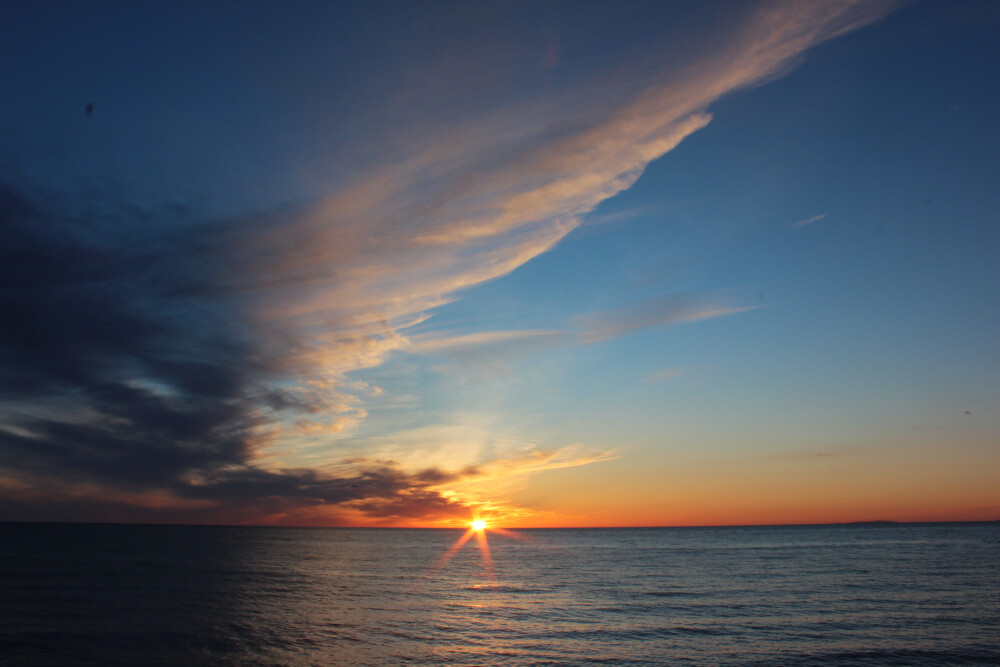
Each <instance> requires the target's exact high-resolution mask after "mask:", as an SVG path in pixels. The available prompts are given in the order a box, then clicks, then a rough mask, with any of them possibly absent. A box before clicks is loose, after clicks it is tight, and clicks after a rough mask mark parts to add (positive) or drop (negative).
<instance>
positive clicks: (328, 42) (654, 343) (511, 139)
mask: <svg viewBox="0 0 1000 667" xmlns="http://www.w3.org/2000/svg"><path fill="white" fill-rule="evenodd" d="M998 29H1000V6H998V5H997V4H996V3H995V2H991V1H982V0H968V1H963V2H933V1H924V2H891V1H888V0H885V1H883V0H866V1H863V2H850V1H838V0H829V1H823V2H804V1H803V2H787V1H786V2H783V1H773V2H772V1H768V2H751V1H750V0H741V1H739V2H722V1H720V2H713V3H689V2H662V1H658V2H630V3H626V4H621V3H611V2H575V1H574V2H505V3H485V2H434V3H426V2H412V3H402V4H400V3H393V2H373V3H320V2H300V3H266V2H240V3H235V2H206V3H197V4H196V3H180V4H178V3H162V4H148V3H129V2H122V3H72V2H67V3H52V2H37V3H5V4H2V5H0V62H3V63H4V67H3V68H0V90H2V91H4V92H3V95H2V101H0V267H2V269H0V520H17V521H25V520H28V521H33V520H43V521H127V522H155V523H208V524H268V525H309V526H461V525H466V524H467V523H468V521H469V520H470V519H471V518H472V517H474V516H475V517H482V518H484V519H486V520H487V521H489V522H491V523H492V524H493V525H504V526H509V527H543V526H675V525H743V524H780V523H826V522H849V521H870V520H896V521H944V520H994V519H1000V484H998V480H1000V382H998V381H997V378H998V377H1000V346H998V344H997V341H1000V289H998V287H1000V262H998V261H997V257H998V256H1000V226H998V225H997V224H996V211H997V210H1000V178H998V176H1000V170H998V167H997V159H996V156H997V155H1000V130H998V128H997V123H996V119H997V118H1000V85H998V84H1000V81H998V76H1000V49H998V47H997V45H996V39H995V38H996V35H997V34H998Z"/></svg>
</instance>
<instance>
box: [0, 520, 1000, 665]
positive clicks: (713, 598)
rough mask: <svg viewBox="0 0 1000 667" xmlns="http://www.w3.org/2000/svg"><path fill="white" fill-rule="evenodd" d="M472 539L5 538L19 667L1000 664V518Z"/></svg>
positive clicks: (385, 534)
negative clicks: (449, 555) (487, 552)
mask: <svg viewBox="0 0 1000 667" xmlns="http://www.w3.org/2000/svg"><path fill="white" fill-rule="evenodd" d="M460 534H461V531H448V530H366V529H291V528H216V527H171V526H95V525H59V524H49V525H44V524H0V664H3V665H79V664H102V665H114V664H119V665H396V664H399V665H442V664H448V665H536V664H537V665H591V664H601V665H663V664H666V665H672V664H677V665H683V664H693V665H841V664H854V665H932V664H933V665H998V664H1000V525H984V524H979V525H974V524H968V525H955V524H952V525H909V526H827V527H780V528H689V529H683V528H682V529H635V530H633V529H628V530H625V529H604V530H537V531H525V532H524V533H523V534H525V535H527V536H528V537H529V538H530V539H531V541H530V542H519V541H514V540H511V539H508V538H504V537H502V536H499V535H495V534H491V535H490V547H491V550H492V556H493V560H494V571H493V576H492V577H491V576H490V574H489V572H488V571H487V570H486V569H485V567H484V563H483V559H482V557H481V554H480V552H479V550H478V549H477V548H476V547H475V541H472V542H470V543H469V544H467V545H466V546H465V547H464V548H463V550H462V551H460V552H458V553H457V555H456V556H455V557H454V559H453V560H452V561H451V562H450V563H448V564H447V565H446V566H445V567H443V568H441V569H439V570H437V571H434V570H431V569H429V568H430V566H431V565H432V564H433V563H434V562H435V561H436V560H437V559H438V557H439V556H441V555H442V553H443V552H444V551H445V550H446V549H447V548H448V547H449V546H450V545H451V544H452V543H453V542H454V541H455V540H456V538H457V537H459V535H460Z"/></svg>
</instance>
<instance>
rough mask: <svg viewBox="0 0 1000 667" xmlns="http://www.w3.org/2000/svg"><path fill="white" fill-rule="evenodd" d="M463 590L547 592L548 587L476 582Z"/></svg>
mask: <svg viewBox="0 0 1000 667" xmlns="http://www.w3.org/2000/svg"><path fill="white" fill-rule="evenodd" d="M462 590H463V591H477V592H481V593H483V592H489V593H547V592H548V590H549V589H547V588H530V587H525V586H505V585H502V584H474V585H472V586H464V587H462Z"/></svg>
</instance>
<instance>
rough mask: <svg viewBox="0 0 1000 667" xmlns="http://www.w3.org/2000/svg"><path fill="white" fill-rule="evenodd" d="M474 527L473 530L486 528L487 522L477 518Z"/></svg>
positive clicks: (473, 523)
mask: <svg viewBox="0 0 1000 667" xmlns="http://www.w3.org/2000/svg"><path fill="white" fill-rule="evenodd" d="M472 528H473V530H485V528H486V522H485V521H483V520H482V519H476V520H475V521H473V522H472Z"/></svg>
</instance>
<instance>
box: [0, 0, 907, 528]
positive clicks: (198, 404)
mask: <svg viewBox="0 0 1000 667" xmlns="http://www.w3.org/2000/svg"><path fill="white" fill-rule="evenodd" d="M891 5H892V3H888V2H826V3H815V4H806V3H766V4H763V5H761V6H759V7H757V8H755V9H754V10H753V11H748V12H747V13H746V19H745V22H744V23H742V24H741V25H739V26H736V27H734V28H732V29H731V31H730V32H728V33H726V34H725V35H724V36H723V37H724V39H723V38H720V37H717V38H715V39H714V40H709V42H710V43H708V44H706V46H705V48H704V49H703V50H702V51H699V52H697V53H692V54H687V55H688V56H689V57H687V58H686V59H684V62H683V63H682V64H680V65H675V64H671V63H664V66H663V68H662V70H661V71H660V72H658V73H657V74H656V75H655V76H653V77H650V78H649V79H644V80H639V81H635V82H632V84H631V85H628V86H623V87H622V88H621V90H624V91H625V92H624V93H623V94H622V96H621V97H615V98H614V99H610V100H609V98H608V96H607V94H606V91H605V90H603V89H602V90H598V91H596V92H594V91H591V90H590V89H588V88H587V87H586V86H582V87H580V88H579V89H577V90H574V91H571V92H570V93H568V94H567V96H566V100H571V101H572V104H573V108H572V116H573V122H572V123H565V124H563V123H559V122H557V121H560V120H561V119H560V118H547V119H545V121H544V122H536V123H524V122H523V118H524V117H525V113H524V109H523V108H520V107H515V108H508V109H501V110H499V111H496V112H494V113H489V114H484V115H483V116H481V117H476V118H471V119H465V120H463V121H462V122H461V123H460V124H459V125H456V126H449V127H439V128H433V127H432V128H430V131H428V132H427V133H426V134H425V138H424V139H422V140H421V141H419V142H415V144H414V145H415V147H414V148H412V149H409V150H407V149H397V150H395V151H394V152H393V153H392V154H391V155H383V156H377V157H376V158H374V159H372V160H371V163H372V164H373V165H375V166H372V167H370V168H368V169H367V170H366V171H364V173H361V174H358V175H357V176H356V177H355V178H354V179H353V181H352V182H351V183H350V184H348V185H343V184H337V185H334V186H331V188H330V194H329V195H327V196H323V197H320V198H318V199H317V200H315V201H312V202H307V203H304V204H299V205H296V206H274V207H273V208H272V209H271V210H269V211H265V212H263V213H260V212H258V213H256V214H247V215H243V216H230V217H225V218H222V219H219V218H214V219H210V220H204V219H203V218H201V216H199V214H198V212H197V211H195V210H187V209H185V210H184V211H182V212H180V213H179V212H178V210H177V208H176V207H159V206H155V205H149V206H139V207H137V206H135V205H133V204H132V203H126V202H124V201H122V202H116V201H104V200H102V201H99V202H95V201H92V200H91V199H89V197H91V195H87V194H85V193H75V194H74V193H67V192H64V191H60V190H59V189H58V188H57V187H56V186H55V185H50V186H48V187H45V186H44V185H40V184H37V183H30V184H29V183H25V182H24V180H23V179H19V178H15V177H10V178H7V177H6V176H5V182H4V183H3V184H2V187H0V223H2V226H3V230H4V234H3V235H2V236H0V265H2V266H4V267H5V270H4V271H3V272H2V273H0V310H2V312H3V313H4V318H3V320H2V323H0V362H2V363H0V466H2V467H3V469H4V470H5V471H6V473H7V475H8V476H10V477H12V478H14V479H20V480H29V481H30V484H29V486H30V489H35V490H38V489H45V490H47V491H48V492H51V493H53V494H55V493H56V491H55V489H58V488H60V486H64V487H67V488H68V487H69V486H72V487H73V488H76V489H80V490H81V491H80V493H84V491H83V490H84V489H88V488H90V489H101V493H103V494H105V496H104V497H105V498H106V500H104V501H100V502H97V501H95V503H94V505H93V507H94V510H93V511H94V512H96V513H99V512H100V511H102V510H101V509H100V508H101V507H105V508H106V509H107V508H108V507H110V505H109V503H110V504H115V503H117V505H115V506H116V507H125V506H130V507H132V508H133V510H134V513H135V514H136V515H138V514H141V513H142V512H147V513H148V514H147V516H154V515H156V516H165V514H162V512H166V511H167V510H166V509H161V508H163V507H167V506H171V507H173V510H175V511H176V512H178V514H176V516H181V515H182V514H183V513H184V512H188V513H189V514H183V515H184V516H196V515H197V516H199V517H203V518H204V517H209V516H215V517H230V518H232V517H236V516H241V517H242V516H251V515H254V512H256V514H255V515H254V516H257V517H258V520H261V521H276V522H284V521H294V520H295V518H294V517H300V518H302V520H306V518H307V517H308V520H309V521H328V522H336V521H338V520H340V519H339V517H342V516H344V512H347V513H348V514H350V513H351V512H353V513H354V515H358V514H359V513H360V515H364V514H368V515H369V516H371V517H374V518H376V519H379V520H381V519H384V518H386V517H390V516H391V517H408V518H419V517H428V518H437V517H440V516H444V515H445V514H447V513H449V512H452V513H455V514H458V513H461V512H462V511H464V509H466V508H467V504H466V503H467V501H460V500H455V499H454V498H453V497H451V496H448V495H447V494H446V493H445V491H446V486H447V484H448V483H450V481H455V482H457V481H459V479H460V477H461V476H459V477H448V474H452V473H448V474H444V473H442V474H444V477H440V476H438V477H435V476H434V475H428V474H425V471H426V469H416V470H415V469H413V468H410V467H407V468H399V467H395V466H385V465H377V464H372V465H368V464H364V465H362V466H361V467H360V468H359V469H357V470H351V471H344V470H341V471H336V470H326V471H324V470H323V469H322V467H321V466H318V465H317V466H316V467H302V466H301V465H297V464H296V462H295V460H294V457H283V458H281V459H280V461H279V462H276V459H274V457H273V456H272V454H273V452H274V451H275V448H279V449H280V448H283V447H284V448H285V449H287V445H286V444H283V443H285V439H287V438H290V437H299V436H307V435H310V433H311V434H312V435H313V436H314V437H323V436H322V435H321V434H324V433H325V434H327V436H329V434H331V433H336V432H338V431H342V430H344V429H345V428H349V427H350V426H351V425H352V424H357V423H359V422H360V421H362V420H364V419H365V418H366V416H367V414H368V412H367V410H366V409H365V407H364V404H365V401H366V400H370V399H371V398H372V397H373V396H374V395H377V394H378V392H379V388H378V387H375V386H361V385H358V384H356V381H355V380H353V379H352V378H351V375H350V374H352V373H354V372H356V371H359V370H363V369H370V368H374V367H377V366H380V365H383V364H385V363H386V362H387V361H389V360H390V359H391V358H392V356H393V355H394V354H395V353H397V352H399V351H402V350H407V349H410V350H414V351H420V352H423V353H427V354H430V353H435V354H451V355H455V354H461V350H463V349H473V348H474V347H477V346H478V347H480V348H482V347H483V346H494V347H496V346H501V347H502V346H503V345H507V344H515V343H517V344H526V343H528V342H529V341H531V342H541V341H553V340H557V339H560V337H561V336H563V334H562V333H560V332H555V331H548V332H539V333H532V334H527V333H523V332H522V333H519V334H517V335H514V334H509V333H508V334H483V333H477V334H471V335H470V336H471V337H465V338H454V337H452V338H451V339H448V338H438V339H437V340H435V339H433V338H430V337H424V338H419V339H418V338H415V337H413V338H411V336H412V334H411V333H410V332H411V331H413V329H414V326H415V325H416V324H418V323H420V322H423V321H425V320H426V319H427V318H428V317H429V316H430V313H431V311H432V310H433V309H434V308H437V307H440V306H442V305H445V304H447V303H449V302H451V301H453V300H455V299H457V298H459V297H460V295H461V294H462V293H463V291H464V290H467V289H469V288H471V287H474V286H476V285H480V284H483V283H485V282H487V281H490V280H494V279H496V278H499V277H502V276H504V275H507V274H508V273H510V272H511V271H514V270H515V269H517V268H518V267H520V266H522V265H524V264H525V263H526V262H528V261H530V260H531V259H533V258H535V257H537V256H539V255H540V254H542V253H545V252H548V251H550V250H551V249H552V248H554V247H556V246H557V245H558V244H559V243H560V242H561V241H562V240H563V239H564V238H565V237H566V236H567V235H568V234H570V233H571V232H572V231H573V230H574V229H576V228H577V227H578V226H579V225H580V224H581V220H582V218H583V216H586V215H587V214H588V213H589V212H590V211H592V210H594V208H595V207H596V206H597V205H598V204H600V203H601V202H602V201H605V200H607V199H608V198H610V197H613V196H614V195H616V194H617V193H619V192H621V191H623V190H625V189H627V188H629V187H631V186H632V184H634V183H635V181H636V180H637V179H638V178H639V177H640V175H641V174H642V172H643V170H644V169H645V168H646V166H647V165H648V164H649V163H650V162H651V161H653V160H656V159H658V158H660V157H662V156H663V155H665V154H666V153H668V152H669V151H671V150H672V149H674V148H675V147H676V146H677V145H678V144H679V143H680V142H681V141H683V140H684V139H685V138H686V137H688V136H690V135H691V134H692V133H694V132H697V131H698V130H700V129H702V128H704V127H705V126H706V125H707V124H708V123H709V122H710V120H711V115H710V113H709V112H708V111H707V109H708V107H709V105H710V104H711V103H712V102H714V101H715V100H717V99H719V98H720V97H722V96H724V95H726V94H729V93H732V92H733V91H736V90H740V89H743V88H746V87H749V86H754V85H758V84H761V83H763V82H765V81H767V80H768V79H771V78H773V77H775V76H778V75H780V74H781V73H783V72H785V71H787V70H788V69H789V68H790V67H792V66H794V64H795V63H796V62H797V61H798V59H799V58H800V57H801V55H802V54H803V53H804V52H805V51H806V50H807V49H808V48H810V47H811V46H813V45H815V44H818V43H820V42H823V41H825V40H827V39H830V38H832V37H835V36H837V35H839V34H843V33H844V32H847V31H849V30H853V29H856V28H859V27H861V26H864V25H866V24H869V23H871V22H873V21H876V20H878V19H879V18H881V17H882V16H884V15H885V13H886V12H887V11H888V9H889V8H890V7H891ZM563 110H565V109H564V108H563ZM553 128H556V129H555V130H553ZM101 211H105V212H106V211H111V212H112V213H100V212H101ZM199 219H201V220H202V221H201V222H196V221H197V220H199ZM742 310H745V308H742V307H739V306H738V305H733V304H729V303H726V302H724V301H722V302H719V303H709V302H705V301H699V300H695V299H692V298H686V297H678V296H666V297H658V298H656V299H651V300H647V301H643V302H637V303H633V304H629V305H626V306H622V307H619V308H614V309H610V310H608V311H605V312H601V313H594V314H591V315H586V316H582V317H581V318H579V320H577V322H576V324H577V328H578V329H579V330H581V331H582V333H580V334H579V335H578V336H577V340H578V341H580V342H583V343H596V342H600V341H605V340H609V339H611V338H614V337H616V336H621V335H624V334H626V333H628V332H630V331H634V330H636V329H638V328H641V327H648V326H656V325H663V324H672V323H679V322H692V321H697V320H703V319H708V318H711V317H718V316H721V315H725V314H730V313H735V312H740V311H742ZM504 336H507V338H506V339H505V338H504ZM321 446H322V447H325V448H326V451H327V452H328V460H330V459H333V460H335V459H336V458H337V457H336V456H335V452H336V451H337V447H338V445H337V441H335V440H327V441H322V442H321ZM557 451H558V450H557ZM546 456H548V458H546ZM560 456H563V455H559V454H554V455H551V456H549V455H547V454H539V453H535V454H532V455H531V456H528V457H527V458H526V459H525V462H523V465H521V464H518V465H513V464H511V465H509V466H506V467H505V465H506V464H503V465H502V464H500V463H496V462H495V463H493V464H489V465H487V462H489V461H499V460H500V459H493V458H490V457H485V458H484V459H483V463H482V465H484V466H486V468H489V469H495V470H497V471H499V472H496V473H495V474H497V475H500V474H515V472H514V471H516V474H530V473H531V472H533V471H538V470H541V469H548V468H551V467H558V466H559V465H560V460H562V461H564V462H565V461H579V463H575V465H582V464H583V463H585V462H593V461H596V460H601V459H600V458H599V457H597V458H593V457H590V458H588V457H586V456H584V457H577V458H568V459H566V458H563V459H560ZM317 458H319V457H318V456H317V455H316V454H315V452H314V453H313V455H312V458H311V459H310V460H312V461H315V460H316V459H317ZM504 460H509V459H504ZM366 465H367V466H368V467H365V466H366ZM566 465H569V464H568V463H566ZM486 468H484V469H486ZM441 470H444V468H441ZM432 477H434V479H433V480H432V479H431V478H432ZM10 488H14V487H10ZM30 489H29V491H30ZM11 493H14V491H11ZM17 494H18V495H17V497H18V498H19V499H20V500H19V502H22V501H23V502H24V503H28V502H29V501H28V500H25V499H26V498H28V497H29V496H30V495H31V494H30V493H29V492H28V491H25V490H23V489H22V490H20V491H17ZM137 494H138V495H141V496H143V497H146V498H156V499H157V501H156V508H154V507H153V505H150V504H147V505H142V504H141V503H137V502H136V501H135V500H134V499H135V498H136V497H137ZM32 497H34V501H32V502H35V503H36V504H35V505H34V506H35V507H41V506H42V504H44V503H42V500H41V498H40V496H38V495H37V494H35V495H34V496H32ZM46 497H50V498H52V499H53V500H52V502H53V503H56V504H59V503H60V502H62V503H63V506H65V505H66V503H71V500H66V498H67V497H66V496H65V494H63V495H62V496H58V498H63V499H64V501H65V502H63V501H60V500H58V498H57V497H56V496H55V495H51V496H46ZM112 498H116V499H117V500H114V501H113V500H110V499H112ZM39 503H42V504H39ZM171 504H172V505H171ZM22 506H26V505H22ZM236 506H239V507H242V508H252V510H249V509H248V510H240V511H239V512H237V510H236V509H235V508H236ZM350 508H353V509H350ZM154 509H155V512H160V513H161V514H155V512H154ZM168 509H169V507H168ZM173 510H171V511H173ZM19 511H20V510H19ZM25 511H27V510H25ZM108 511H110V509H109V510H108ZM213 512H215V514H214V515H213V514H212V513H213ZM240 512H243V513H242V514H241V513H240ZM15 514H16V512H15ZM19 516H20V515H19ZM233 520H235V519H233Z"/></svg>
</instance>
